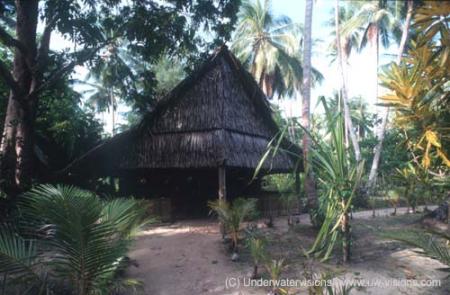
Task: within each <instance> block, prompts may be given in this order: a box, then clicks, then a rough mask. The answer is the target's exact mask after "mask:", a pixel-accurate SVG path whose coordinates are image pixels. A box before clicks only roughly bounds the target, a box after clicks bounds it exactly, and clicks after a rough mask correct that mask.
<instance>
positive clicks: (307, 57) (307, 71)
mask: <svg viewBox="0 0 450 295" xmlns="http://www.w3.org/2000/svg"><path fill="white" fill-rule="evenodd" d="M312 14H313V0H306V6H305V33H304V49H303V95H302V125H303V127H304V128H305V129H306V130H307V131H310V125H311V122H310V117H311V114H310V103H311V51H312ZM302 144H303V162H304V166H305V176H306V177H305V192H306V195H307V199H308V209H309V213H310V217H311V222H312V224H313V225H317V220H316V218H315V216H316V215H315V212H314V211H315V209H316V208H317V192H316V187H315V181H314V174H313V171H312V169H311V167H310V164H311V161H310V155H309V149H310V147H311V138H310V137H309V134H308V133H307V132H305V133H304V134H303V140H302Z"/></svg>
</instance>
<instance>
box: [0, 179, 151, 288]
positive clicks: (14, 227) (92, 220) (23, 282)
mask: <svg viewBox="0 0 450 295" xmlns="http://www.w3.org/2000/svg"><path fill="white" fill-rule="evenodd" d="M18 206H19V210H20V214H21V216H22V221H21V222H18V223H17V224H11V225H8V226H5V225H3V224H2V225H0V274H1V276H2V280H1V281H0V289H2V290H3V293H4V292H5V290H6V291H7V293H8V294H13V293H14V294H78V295H87V294H116V292H114V289H118V288H122V287H126V286H128V287H130V288H133V287H136V285H137V284H138V283H137V282H136V280H132V279H124V278H120V276H119V274H120V273H121V271H123V270H124V269H125V267H126V266H127V259H126V254H127V252H128V251H129V249H130V246H131V243H132V241H133V238H134V237H135V236H136V234H137V233H138V232H139V229H140V228H141V227H142V226H143V225H144V224H146V223H148V219H147V218H146V217H145V216H146V210H147V208H146V206H145V202H143V201H139V200H134V199H130V198H127V199H125V198H121V199H112V200H102V199H101V198H100V197H98V196H97V195H95V194H94V193H91V192H89V191H84V190H81V189H78V188H76V187H71V186H60V185H58V186H54V185H39V186H37V187H35V188H33V189H32V190H31V191H29V192H27V193H25V194H24V195H23V197H22V199H21V201H20V203H19V204H18ZM10 292H11V293H10Z"/></svg>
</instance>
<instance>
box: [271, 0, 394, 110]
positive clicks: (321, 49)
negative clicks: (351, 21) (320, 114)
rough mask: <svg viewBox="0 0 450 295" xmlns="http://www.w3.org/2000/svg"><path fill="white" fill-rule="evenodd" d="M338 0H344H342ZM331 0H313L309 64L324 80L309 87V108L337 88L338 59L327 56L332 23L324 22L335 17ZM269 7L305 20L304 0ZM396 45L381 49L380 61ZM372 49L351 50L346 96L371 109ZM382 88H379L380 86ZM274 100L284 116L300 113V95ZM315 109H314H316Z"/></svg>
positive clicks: (386, 59) (282, 0) (282, 1)
mask: <svg viewBox="0 0 450 295" xmlns="http://www.w3.org/2000/svg"><path fill="white" fill-rule="evenodd" d="M341 3H345V1H342V0H341ZM334 5H335V1H334V0H316V1H314V6H313V25H312V38H313V40H315V39H316V40H317V41H316V42H314V44H313V48H312V54H313V55H312V61H311V63H312V66H313V67H315V68H316V69H318V70H319V71H320V72H321V73H322V74H323V76H324V81H323V82H322V83H321V84H319V85H316V86H315V87H314V88H313V89H312V91H311V100H312V102H311V108H312V109H311V111H312V112H314V111H315V110H314V109H313V108H314V107H315V106H316V103H317V98H318V97H319V96H322V95H323V96H325V97H331V96H332V95H333V93H334V92H335V91H336V90H337V89H339V88H340V84H341V83H340V79H341V78H340V76H339V71H338V68H337V63H331V58H330V57H328V46H329V43H330V42H331V41H332V39H331V38H330V35H331V32H332V30H333V28H332V27H330V26H329V25H327V24H326V22H327V21H329V20H330V19H331V18H334V13H333V12H332V11H333V8H334ZM272 11H273V12H274V13H275V14H276V15H286V16H289V17H290V18H291V19H292V20H293V21H294V22H298V23H301V24H304V19H305V1H304V0H274V1H272ZM395 49H396V47H395V46H392V47H390V48H388V49H387V50H383V49H380V53H381V56H380V65H381V64H383V63H388V62H390V61H391V57H389V55H387V54H386V53H393V52H394V53H395ZM372 52H373V51H372V49H371V48H370V46H369V47H367V48H366V49H364V50H362V51H361V52H360V53H357V52H354V51H353V52H352V55H351V57H350V59H349V66H348V72H347V74H348V85H347V90H348V95H349V97H356V96H362V97H363V98H364V99H365V101H367V103H368V104H369V107H370V108H371V109H372V110H374V111H375V110H376V108H375V106H374V105H375V103H376V97H375V90H376V87H377V84H376V83H377V82H376V75H375V67H376V61H375V59H374V58H373V56H374V55H373V54H372ZM379 91H380V92H381V89H379ZM277 104H278V105H279V106H280V107H281V108H282V110H284V112H285V115H286V116H300V115H301V97H300V96H297V97H293V98H291V99H286V100H281V101H278V102H277ZM316 111H317V110H316Z"/></svg>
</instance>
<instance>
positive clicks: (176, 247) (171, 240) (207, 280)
mask: <svg viewBox="0 0 450 295" xmlns="http://www.w3.org/2000/svg"><path fill="white" fill-rule="evenodd" d="M429 208H430V209H431V208H432V207H429ZM392 211H393V210H392V209H379V210H376V215H377V216H389V215H390V213H391V212H392ZM404 212H406V208H399V209H397V213H398V214H404ZM353 217H354V218H355V219H369V218H370V219H372V218H371V217H372V211H362V212H356V213H354V214H353ZM300 220H301V223H303V224H305V223H308V222H309V216H308V215H306V214H305V215H302V216H301V217H300ZM277 222H279V224H280V225H281V224H284V223H285V221H284V219H283V220H281V219H280V220H279V221H277ZM278 228H279V229H280V230H281V231H284V229H282V228H283V226H280V227H278ZM286 230H287V226H286ZM133 249H134V250H133V251H131V252H130V253H129V256H130V258H131V259H133V260H134V261H136V262H137V263H138V266H137V267H136V266H132V267H130V268H129V270H128V271H127V275H128V276H130V277H132V278H136V279H138V280H140V281H142V282H143V283H144V294H151V295H194V294H211V295H215V294H217V295H218V294H249V295H250V294H255V295H256V294H261V295H262V294H267V290H264V289H261V288H242V287H241V288H231V289H227V288H226V286H225V280H226V279H227V277H242V276H246V275H248V274H249V272H250V271H251V269H249V266H247V265H246V264H245V263H235V262H232V261H231V260H230V255H229V253H226V251H225V247H224V245H223V244H222V240H221V238H220V235H219V230H218V225H217V223H216V222H214V221H212V220H196V221H182V222H178V223H175V224H172V225H165V226H158V227H154V228H150V229H148V230H146V231H143V232H142V233H141V234H140V236H139V237H138V239H137V241H136V244H135V245H134V247H133ZM380 254H381V253H380ZM397 255H400V256H402V257H398V258H397V259H395V260H396V261H397V262H398V263H402V264H405V265H406V264H407V265H408V268H412V269H417V268H418V266H417V265H410V263H412V262H416V263H417V262H419V264H420V263H424V262H428V261H429V260H430V259H428V258H422V257H417V256H416V255H414V253H413V252H411V251H406V252H405V251H403V252H401V253H398V254H397ZM405 256H406V258H405ZM408 256H409V258H408ZM411 256H415V257H414V259H411V258H412V257H411ZM405 259H406V260H405ZM417 259H418V260H417ZM387 260H388V261H391V260H392V257H391V258H388V259H387ZM403 260H405V261H403ZM413 260H414V261H413ZM397 262H396V263H397ZM383 263H386V261H384V262H381V261H380V264H383ZM370 264H371V265H370V266H368V265H367V263H364V262H363V261H361V262H360V263H355V264H354V265H352V271H354V272H358V273H360V276H362V277H366V278H367V277H369V278H379V279H389V278H390V277H392V274H390V273H387V272H386V271H387V270H384V266H383V265H376V264H378V263H375V264H374V263H373V262H371V263H370ZM425 264H427V263H424V264H423V265H425ZM435 264H436V262H435V261H431V264H430V263H428V265H429V266H430V267H428V266H427V267H426V268H427V269H428V268H429V269H430V271H431V273H430V271H428V273H427V275H432V277H434V275H435V274H434V273H433V272H434V271H432V270H433V268H435V267H436V265H435ZM398 271H400V268H398ZM385 272H386V273H385ZM436 275H437V274H436ZM422 278H423V277H422ZM427 278H429V277H427ZM354 291H356V292H354V294H380V295H381V294H392V295H395V294H409V295H413V294H433V293H427V292H424V293H422V292H420V293H415V292H411V289H409V288H406V289H405V290H402V292H400V293H398V291H400V290H398V289H395V288H394V289H390V290H389V289H384V290H373V289H372V290H370V291H369V290H367V289H366V290H354ZM361 291H362V292H361ZM430 291H431V292H432V290H430ZM352 294H353V293H352ZM434 294H437V293H434Z"/></svg>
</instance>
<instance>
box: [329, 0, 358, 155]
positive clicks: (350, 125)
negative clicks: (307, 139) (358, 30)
mask: <svg viewBox="0 0 450 295" xmlns="http://www.w3.org/2000/svg"><path fill="white" fill-rule="evenodd" d="M335 21H336V46H337V55H338V60H339V63H338V64H339V72H340V75H341V83H342V98H343V104H344V118H345V126H346V129H347V131H346V135H347V134H348V137H350V140H351V142H352V145H353V149H354V151H355V159H356V161H357V162H359V161H361V150H360V148H359V143H358V140H357V139H356V134H355V130H354V129H353V123H352V120H351V117H350V109H349V107H348V94H347V88H346V85H345V73H344V65H343V63H342V53H343V52H342V44H341V38H340V33H339V0H336V8H335Z"/></svg>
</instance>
